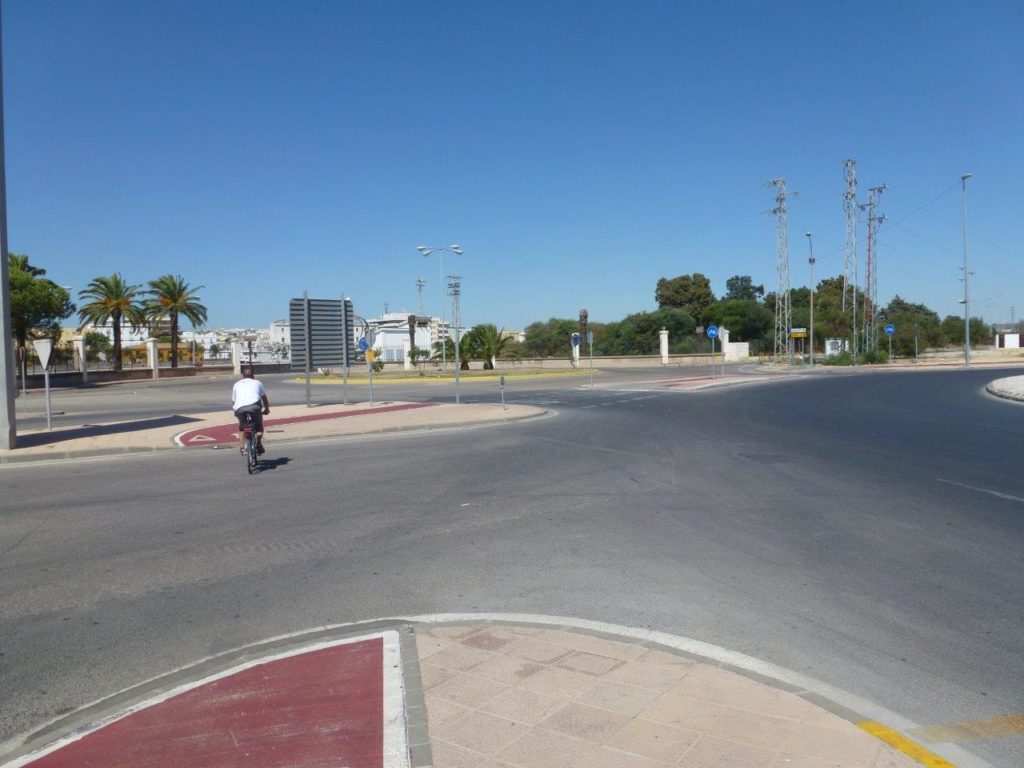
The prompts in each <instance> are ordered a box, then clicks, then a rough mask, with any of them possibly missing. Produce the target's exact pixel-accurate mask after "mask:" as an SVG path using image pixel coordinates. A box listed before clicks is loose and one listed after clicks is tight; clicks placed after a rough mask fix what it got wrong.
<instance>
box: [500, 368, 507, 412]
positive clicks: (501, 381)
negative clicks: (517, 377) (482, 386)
mask: <svg viewBox="0 0 1024 768" xmlns="http://www.w3.org/2000/svg"><path fill="white" fill-rule="evenodd" d="M498 389H499V390H501V407H502V408H503V409H504V410H506V411H507V410H508V406H507V405H505V377H504V376H502V377H501V378H500V379H499V380H498Z"/></svg>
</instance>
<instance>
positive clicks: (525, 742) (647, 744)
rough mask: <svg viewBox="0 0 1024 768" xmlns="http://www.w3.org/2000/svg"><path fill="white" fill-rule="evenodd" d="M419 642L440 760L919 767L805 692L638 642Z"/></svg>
mask: <svg viewBox="0 0 1024 768" xmlns="http://www.w3.org/2000/svg"><path fill="white" fill-rule="evenodd" d="M417 646H418V648H419V655H420V662H421V674H422V678H423V687H424V689H425V700H426V705H427V722H428V727H429V733H430V740H431V745H432V749H433V758H434V763H433V764H434V766H435V768H576V767H577V766H578V767H579V768H613V767H614V768H669V766H672V767H674V768H826V767H831V768H913V767H914V766H918V767H919V766H920V763H918V762H917V761H915V760H913V759H911V758H910V757H908V756H907V755H906V754H903V753H901V752H899V751H897V750H896V749H894V748H893V747H891V746H889V745H888V744H885V743H883V742H882V741H880V740H879V739H877V738H875V737H874V736H872V735H870V734H868V733H866V732H865V731H864V730H863V729H862V728H860V727H858V726H857V725H855V724H854V723H852V722H850V721H849V720H846V719H843V718H842V717H839V716H838V715H835V714H832V713H831V712H829V711H827V710H826V709H824V708H822V707H821V706H818V705H817V704H814V703H812V702H811V701H809V700H808V699H807V698H804V697H803V696H801V695H799V693H798V692H795V691H790V690H783V689H782V688H777V687H772V686H769V685H766V684H764V683H761V682H757V681H755V680H753V679H751V678H749V677H745V676H743V675H740V674H737V673H736V672H731V671H729V670H726V669H723V668H721V667H718V666H713V665H711V664H708V663H704V662H701V661H697V660H695V659H692V658H687V657H685V656H682V655H678V654H676V653H671V652H668V651H666V650H662V649H657V648H652V647H649V646H647V645H644V644H641V643H637V642H623V641H620V640H612V639H607V638H603V637H597V636H594V635H590V634H584V633H581V632H575V631H567V630H564V629H545V628H538V627H529V626H507V625H501V626H480V625H463V626H435V627H430V628H428V629H426V630H425V631H424V632H422V633H421V634H418V635H417ZM932 757H936V756H932ZM927 764H928V765H931V766H941V765H945V766H951V765H952V763H948V762H945V761H942V762H935V761H933V762H929V763H927Z"/></svg>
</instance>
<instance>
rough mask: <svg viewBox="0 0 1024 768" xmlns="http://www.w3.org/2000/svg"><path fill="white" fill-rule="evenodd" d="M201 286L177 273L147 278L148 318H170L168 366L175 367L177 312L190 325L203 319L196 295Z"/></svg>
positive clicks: (199, 322)
mask: <svg viewBox="0 0 1024 768" xmlns="http://www.w3.org/2000/svg"><path fill="white" fill-rule="evenodd" d="M202 287H203V286H201V285H197V286H196V287H195V288H193V287H192V286H190V285H189V284H188V283H186V282H185V278H183V277H182V276H181V275H170V274H168V275H163V276H161V277H158V278H157V279H156V280H150V281H149V294H150V296H151V298H150V299H149V301H147V302H146V308H145V311H146V316H147V317H148V318H149V319H150V320H151V321H152V320H162V319H163V318H165V317H166V318H169V319H170V321H171V368H177V367H178V316H179V315H180V316H181V317H184V318H186V319H187V320H189V321H190V322H191V323H192V326H193V327H196V326H199V325H202V324H203V323H205V322H206V307H204V306H203V305H202V304H200V303H199V296H198V295H196V291H198V290H199V289H200V288H202Z"/></svg>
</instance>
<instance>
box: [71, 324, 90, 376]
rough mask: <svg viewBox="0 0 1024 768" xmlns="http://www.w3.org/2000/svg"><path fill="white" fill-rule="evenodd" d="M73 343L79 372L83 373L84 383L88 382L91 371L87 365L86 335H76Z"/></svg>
mask: <svg viewBox="0 0 1024 768" xmlns="http://www.w3.org/2000/svg"><path fill="white" fill-rule="evenodd" d="M71 344H72V346H73V347H74V350H75V361H76V362H77V363H78V372H79V373H80V374H82V383H83V384H87V383H88V381H89V372H88V370H87V369H88V366H87V360H86V356H85V337H84V336H75V338H73V339H72V340H71Z"/></svg>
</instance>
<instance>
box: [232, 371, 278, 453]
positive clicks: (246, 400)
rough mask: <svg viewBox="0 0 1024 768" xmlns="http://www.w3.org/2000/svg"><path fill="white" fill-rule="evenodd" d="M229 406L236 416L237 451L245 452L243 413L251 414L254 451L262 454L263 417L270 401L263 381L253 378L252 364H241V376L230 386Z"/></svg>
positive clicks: (268, 410)
mask: <svg viewBox="0 0 1024 768" xmlns="http://www.w3.org/2000/svg"><path fill="white" fill-rule="evenodd" d="M231 408H232V409H233V410H234V412H235V416H236V417H237V418H238V451H239V453H244V452H245V414H247V413H251V414H252V423H253V428H254V429H255V430H256V453H258V454H259V455H261V456H262V455H263V454H264V453H265V452H266V451H265V449H264V448H263V417H264V416H265V415H268V414H269V413H270V401H269V400H268V399H267V390H266V388H264V386H263V382H262V381H260V380H259V379H256V378H253V375H252V366H251V365H243V366H242V378H240V379H239V380H238V381H236V382H235V386H234V387H232V388H231Z"/></svg>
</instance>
